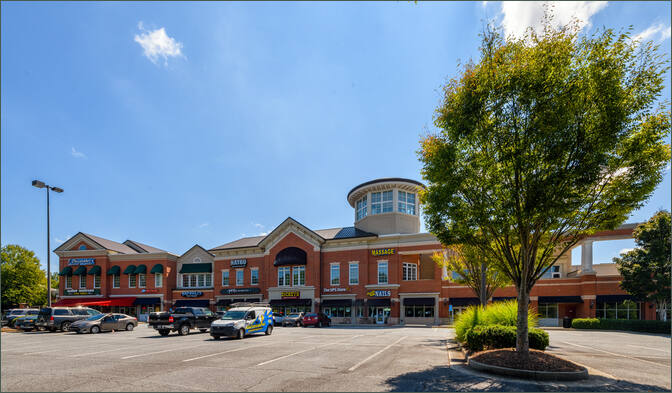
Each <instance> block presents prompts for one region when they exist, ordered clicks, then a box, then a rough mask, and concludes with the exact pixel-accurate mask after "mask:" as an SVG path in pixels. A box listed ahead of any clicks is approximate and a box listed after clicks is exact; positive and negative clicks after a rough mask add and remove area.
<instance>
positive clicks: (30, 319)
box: [14, 315, 42, 332]
mask: <svg viewBox="0 0 672 393" xmlns="http://www.w3.org/2000/svg"><path fill="white" fill-rule="evenodd" d="M36 320H37V315H28V316H26V317H23V318H21V319H20V320H18V321H17V322H16V323H15V324H14V326H15V327H16V328H17V329H21V330H23V331H24V332H30V331H32V330H35V329H37V330H42V328H36V327H35V321H36Z"/></svg>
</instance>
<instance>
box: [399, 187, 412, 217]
mask: <svg viewBox="0 0 672 393" xmlns="http://www.w3.org/2000/svg"><path fill="white" fill-rule="evenodd" d="M397 208H398V211H399V213H405V214H412V215H415V194H414V193H411V192H405V191H399V204H398V206H397Z"/></svg>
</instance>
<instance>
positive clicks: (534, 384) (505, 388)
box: [385, 366, 669, 392]
mask: <svg viewBox="0 0 672 393" xmlns="http://www.w3.org/2000/svg"><path fill="white" fill-rule="evenodd" d="M457 367H462V366H457ZM385 383H386V384H387V386H388V388H389V390H390V391H392V392H467V391H468V392H596V391H599V392H642V391H657V392H665V391H668V392H669V389H665V388H663V387H661V386H653V385H643V384H638V383H632V382H627V381H622V380H621V381H619V380H614V379H610V378H606V377H601V376H591V379H590V380H589V381H583V382H555V381H524V380H514V379H510V378H499V377H496V376H491V377H490V376H488V377H485V376H479V375H475V374H472V373H471V372H464V371H461V370H460V371H458V370H457V368H456V367H449V366H437V367H433V368H430V369H427V370H423V371H417V372H409V373H406V374H401V375H398V376H396V377H392V378H389V379H387V380H386V381H385Z"/></svg>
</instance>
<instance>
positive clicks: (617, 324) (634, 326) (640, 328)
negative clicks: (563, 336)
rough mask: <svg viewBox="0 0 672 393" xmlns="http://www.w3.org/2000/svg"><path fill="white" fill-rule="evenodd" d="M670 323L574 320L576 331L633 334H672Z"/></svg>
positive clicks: (635, 320) (636, 320)
mask: <svg viewBox="0 0 672 393" xmlns="http://www.w3.org/2000/svg"><path fill="white" fill-rule="evenodd" d="M670 326H671V325H670V322H669V321H668V322H665V321H643V320H638V319H597V318H576V319H573V320H572V327H573V328H574V329H604V330H629V331H633V332H646V333H667V334H670V331H671V328H670Z"/></svg>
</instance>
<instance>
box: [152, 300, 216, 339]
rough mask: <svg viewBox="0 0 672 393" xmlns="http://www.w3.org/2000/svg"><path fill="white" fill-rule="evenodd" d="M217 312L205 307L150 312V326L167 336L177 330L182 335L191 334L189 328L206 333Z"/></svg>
mask: <svg viewBox="0 0 672 393" xmlns="http://www.w3.org/2000/svg"><path fill="white" fill-rule="evenodd" d="M217 318H218V316H217V314H215V313H213V312H212V311H210V310H208V309H207V308H205V307H178V308H176V309H175V311H174V312H172V313H171V312H168V311H160V312H153V313H150V314H149V320H148V324H149V327H151V328H154V329H156V330H157V331H158V332H159V334H160V335H162V336H167V335H169V334H170V332H171V331H172V332H174V331H177V333H178V334H179V335H180V336H184V335H187V334H189V330H191V329H198V330H200V331H201V333H205V332H206V331H208V329H209V328H210V324H211V323H212V321H214V320H216V319H217Z"/></svg>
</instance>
